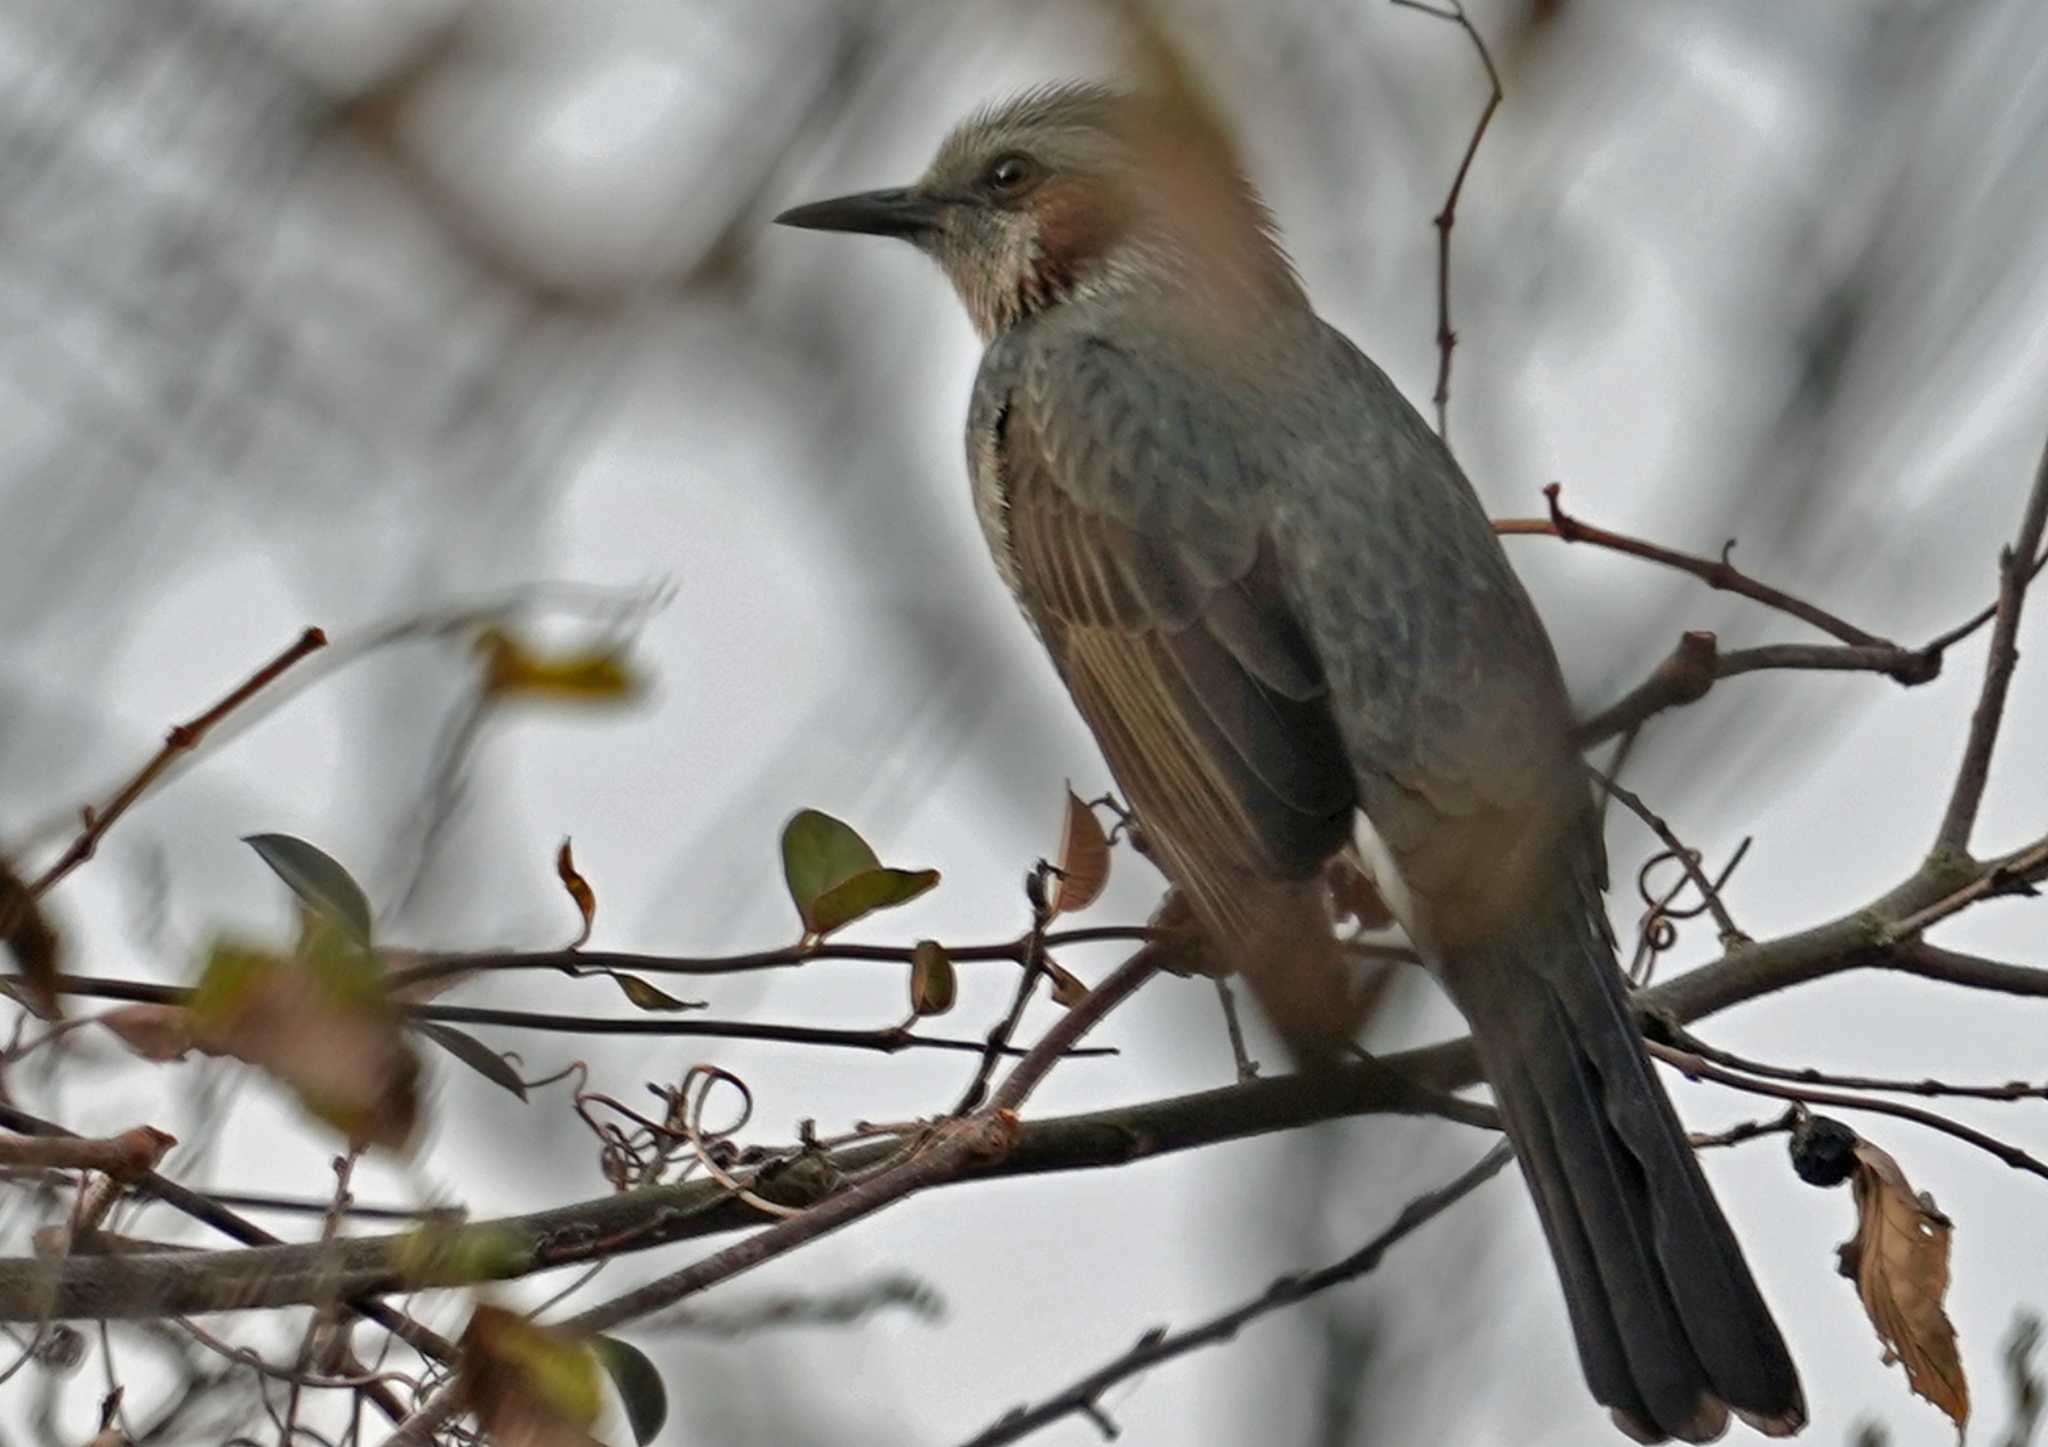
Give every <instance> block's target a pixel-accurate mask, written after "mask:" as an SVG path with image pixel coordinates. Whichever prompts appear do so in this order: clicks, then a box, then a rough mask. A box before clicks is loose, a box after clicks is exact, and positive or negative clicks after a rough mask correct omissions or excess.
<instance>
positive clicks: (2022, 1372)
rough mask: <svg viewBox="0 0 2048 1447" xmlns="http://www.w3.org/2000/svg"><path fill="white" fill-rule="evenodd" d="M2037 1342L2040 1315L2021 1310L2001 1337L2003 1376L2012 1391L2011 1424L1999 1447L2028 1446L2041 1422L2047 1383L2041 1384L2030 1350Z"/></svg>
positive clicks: (2047, 1398) (2047, 1393) (2035, 1346)
mask: <svg viewBox="0 0 2048 1447" xmlns="http://www.w3.org/2000/svg"><path fill="white" fill-rule="evenodd" d="M2040 1345H2041V1318H2040V1317H2038V1316H2036V1315H2034V1314H2033V1313H2032V1312H2030V1311H2023V1312H2021V1313H2020V1314H2019V1316H2018V1317H2016V1318H2015V1319H2014V1321H2013V1324H2012V1331H2011V1333H2010V1334H2009V1335H2008V1336H2007V1337H2006V1339H2005V1380H2006V1384H2007V1386H2008V1388H2009V1389H2010V1390H2011V1392H2012V1425H2011V1426H2010V1427H2008V1428H2006V1429H2005V1437H2004V1439H2003V1440H2002V1441H2001V1442H2000V1444H1999V1447H2030V1444H2031V1443H2032V1442H2033V1440H2034V1433H2035V1431H2036V1429H2038V1428H2039V1427H2040V1425H2041V1408H2042V1405H2043V1402H2044V1401H2048V1386H2044V1384H2043V1382H2042V1380H2041V1375H2040V1373H2039V1371H2037V1370H2036V1368H2035V1366H2034V1353H2035V1351H2036V1350H2038V1349H2039V1347H2040Z"/></svg>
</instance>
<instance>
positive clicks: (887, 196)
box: [775, 190, 941, 241]
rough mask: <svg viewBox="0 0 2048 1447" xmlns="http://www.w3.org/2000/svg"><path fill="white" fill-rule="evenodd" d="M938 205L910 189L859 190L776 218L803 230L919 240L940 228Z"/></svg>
mask: <svg viewBox="0 0 2048 1447" xmlns="http://www.w3.org/2000/svg"><path fill="white" fill-rule="evenodd" d="M940 217H941V207H940V206H939V204H938V203H937V202H936V201H933V200H932V199H931V198H930V197H928V196H922V195H920V194H918V193H917V192H916V191H912V190H894V191H862V192H860V193H858V194H856V195H853V196H835V197H833V198H832V199H831V200H830V201H813V202H812V203H811V204H810V205H808V206H797V207H793V208H791V209H790V210H788V211H785V212H783V213H782V214H781V215H780V216H778V217H776V218H775V224H776V225H778V226H801V227H803V228H804V229H805V230H806V231H858V232H861V233H862V234H864V235H867V236H896V237H901V238H902V239H903V240H905V241H918V240H920V239H922V238H924V237H926V236H929V235H930V234H931V233H932V232H934V231H936V230H938V229H939V221H940Z"/></svg>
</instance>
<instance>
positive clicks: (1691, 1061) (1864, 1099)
mask: <svg viewBox="0 0 2048 1447" xmlns="http://www.w3.org/2000/svg"><path fill="white" fill-rule="evenodd" d="M1650 1053H1651V1054H1652V1055H1654V1056H1656V1057H1657V1058H1658V1059H1659V1060H1661V1061H1663V1062H1664V1063H1665V1064H1667V1065H1670V1066H1672V1067H1674V1068H1675V1069H1677V1070H1678V1071H1679V1072H1680V1073H1681V1074H1683V1075H1684V1076H1685V1077H1686V1078H1687V1079H1689V1080H1711V1081H1713V1082H1714V1083H1715V1084H1716V1085H1726V1086H1731V1087H1733V1088H1734V1089H1736V1090H1742V1091H1747V1092H1748V1093H1749V1094H1751V1095H1768V1096H1771V1097H1772V1098H1774V1099H1777V1100H1790V1101H1796V1102H1798V1103H1799V1104H1800V1105H1805V1106H1814V1105H1832V1106H1834V1107H1835V1108H1836V1109H1838V1110H1866V1111H1869V1112H1870V1113H1871V1114H1873V1115H1889V1116H1893V1117H1896V1118H1897V1119H1899V1120H1910V1121H1912V1122H1913V1123H1914V1124H1915V1125H1924V1126H1926V1127H1927V1128H1928V1129H1929V1130H1938V1131H1940V1132H1941V1133H1942V1134H1943V1135H1949V1136H1954V1137H1955V1138H1956V1139H1957V1140H1959V1141H1965V1142H1967V1143H1968V1144H1970V1145H1973V1146H1975V1147H1977V1149H1978V1150H1981V1151H1983V1152H1985V1153H1986V1154H1987V1155H1990V1156H1993V1157H1995V1158H1996V1159H1998V1160H2001V1161H2003V1162H2005V1164H2006V1165H2008V1166H2011V1167H2012V1168H2013V1169H2014V1170H2016V1171H2025V1172H2027V1173H2028V1174H2030V1175H2035V1176H2040V1177H2041V1178H2042V1179H2044V1180H2048V1161H2042V1160H2039V1159H2038V1158H2036V1157H2034V1156H2031V1155H2029V1154H2028V1153H2027V1152H2025V1151H2023V1150H2021V1149H2020V1148H2019V1147H2018V1146H2016V1145H2013V1144H2011V1143H2010V1142H2008V1141H2002V1140H2000V1139H1998V1137H1996V1136H1991V1135H1986V1134H1985V1133H1984V1132H1983V1131H1980V1130H1978V1129H1976V1128H1975V1127H1973V1126H1967V1125H1964V1124H1963V1123H1962V1122H1961V1121H1956V1120H1950V1119H1949V1118H1948V1117H1947V1116H1945V1115H1937V1114H1936V1113H1935V1112H1933V1111H1931V1110H1922V1109H1921V1108H1920V1107H1918V1106H1915V1105H1901V1104H1899V1103H1898V1102H1897V1101H1892V1100H1878V1099H1874V1098H1873V1097H1871V1096H1867V1095H1848V1094H1844V1093H1842V1092H1840V1091H1833V1090H1812V1089H1801V1088H1799V1087H1797V1086H1792V1085H1786V1084H1783V1083H1781V1082H1778V1081H1774V1080H1758V1079H1755V1078H1753V1077H1751V1076H1747V1075H1742V1074H1738V1073H1737V1072H1735V1071H1733V1070H1725V1069H1723V1068H1722V1067H1721V1066H1718V1065H1715V1064H1713V1063H1712V1062H1711V1061H1708V1060H1706V1059H1704V1058H1702V1057H1701V1056H1699V1055H1698V1054H1696V1053H1694V1052H1692V1051H1690V1050H1680V1049H1677V1048H1676V1047H1674V1046H1670V1045H1659V1044H1656V1043H1655V1042H1651V1044H1650Z"/></svg>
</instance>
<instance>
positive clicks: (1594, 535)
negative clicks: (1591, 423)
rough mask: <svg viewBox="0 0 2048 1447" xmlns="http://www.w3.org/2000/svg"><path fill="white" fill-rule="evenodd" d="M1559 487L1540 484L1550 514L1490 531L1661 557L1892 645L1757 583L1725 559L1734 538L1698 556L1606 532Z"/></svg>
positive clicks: (1828, 629) (1865, 643) (1831, 627)
mask: <svg viewBox="0 0 2048 1447" xmlns="http://www.w3.org/2000/svg"><path fill="white" fill-rule="evenodd" d="M1563 490H1564V488H1563V484H1561V483H1555V482H1553V483H1549V484H1546V485H1545V487H1544V489H1543V496H1544V497H1545V498H1547V499H1549V502H1550V516H1549V517H1547V518H1495V519H1494V522H1493V530H1494V532H1496V533H1498V534H1500V535H1501V536H1503V537H1521V536H1536V537H1549V538H1558V539H1560V540H1562V541H1564V542H1567V543H1591V544H1593V545H1594V546H1595V547H1600V548H1606V549H1608V550H1609V551H1610V552H1616V553H1626V554H1628V555H1629V556H1630V557H1632V558H1643V559H1646V560H1647V561H1649V562H1652V563H1661V564H1663V565H1664V566H1665V567H1667V568H1676V569H1678V570H1679V571H1680V572H1682V573H1690V574H1691V575H1692V576H1693V577H1695V578H1698V579H1699V580H1700V581H1701V582H1702V583H1705V584H1706V585H1707V586H1708V587H1709V588H1714V589H1718V590H1720V591H1723V592H1728V593H1736V594H1739V595H1740V596H1742V597H1744V598H1748V599H1750V600H1752V601H1753V602H1757V603H1761V604H1763V605H1764V606H1765V607H1767V608H1775V609H1777V610H1778V611H1779V612H1780V613H1786V614H1789V615H1791V616H1792V617H1794V618H1797V619H1799V620H1800V621H1801V622H1803V623H1809V624H1811V625H1813V626H1814V627H1815V628H1818V629H1819V630H1820V631H1821V632H1823V633H1826V634H1828V635H1829V636H1830V637H1833V638H1838V639H1840V640H1841V641H1842V642H1844V643H1848V644H1854V645H1856V646H1858V647H1863V648H1890V647H1895V646H1896V645H1894V644H1893V643H1892V642H1891V641H1890V640H1889V639H1885V638H1879V637H1878V636H1877V635H1876V634H1874V633H1866V632H1864V631H1863V630H1862V629H1861V628H1858V627H1857V626H1856V625H1855V624H1853V623H1849V622H1846V621H1844V620H1843V619H1840V618H1837V617H1836V616H1835V615H1834V614H1832V613H1830V612H1828V611H1827V610H1826V609H1824V608H1817V607H1815V606H1814V605H1813V604H1811V603H1808V602H1807V601H1805V600H1804V599H1802V598H1795V597H1793V596H1792V595H1791V594H1790V593H1787V592H1784V591H1783V590H1782V589H1778V588H1773V587H1772V586H1770V584H1768V583H1760V582H1758V581H1757V580H1756V579H1755V578H1752V577H1750V576H1749V574H1747V573H1745V572H1743V571H1742V570H1741V569H1740V568H1737V567H1736V566H1735V565H1734V564H1733V563H1731V562H1729V561H1728V555H1729V553H1730V552H1731V551H1733V550H1734V547H1735V543H1734V540H1733V539H1730V540H1729V541H1728V542H1727V543H1726V544H1724V545H1723V546H1722V549H1721V556H1720V557H1719V558H1702V557H1697V556H1695V555H1694V554H1692V553H1681V552H1679V551H1677V550H1676V549H1673V548H1667V547H1663V546H1661V545H1660V544H1657V543H1652V542H1645V541H1644V540H1643V539H1641V538H1632V537H1629V536H1628V535H1627V534H1625V533H1616V532H1609V531H1608V530H1607V529H1606V528H1601V527H1595V526H1594V525H1593V524H1591V523H1587V522H1581V521H1580V520H1579V519H1578V518H1575V517H1573V516H1571V515H1570V514H1569V513H1567V512H1566V511H1565V510H1564V505H1563V504H1562V503H1560V502H1559V501H1558V498H1559V496H1560V495H1561V494H1562V492H1563Z"/></svg>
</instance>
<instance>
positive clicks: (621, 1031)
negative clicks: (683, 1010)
mask: <svg viewBox="0 0 2048 1447" xmlns="http://www.w3.org/2000/svg"><path fill="white" fill-rule="evenodd" d="M57 990H58V993H59V994H64V995H86V996H91V997H93V998H95V999H102V1000H132V1001H138V1002H141V1003H144V1004H155V1005H182V1004H184V1003H185V1001H186V1000H188V999H189V998H190V997H191V993H192V992H191V991H190V990H188V989H185V988H184V987H182V986H178V985H159V984H156V983H154V982H151V981H145V980H112V979H105V978H101V977H98V976H93V975H59V976H58V977H57ZM398 1008H399V1010H400V1011H401V1012H403V1013H404V1014H405V1016H406V1017H407V1018H408V1019H414V1020H432V1021H436V1022H439V1023H441V1024H446V1025H497V1026H503V1027H505V1028H507V1029H514V1030H537V1031H542V1032H545V1033H549V1034H556V1035H651V1036H659V1037H663V1038H670V1037H702V1038H708V1039H716V1040H760V1041H766V1042H769V1043H771V1044H780V1045H820V1046H828V1047H833V1048H837V1049H842V1050H871V1051H876V1052H878V1053H880V1054H883V1055H894V1054H897V1053H898V1052H900V1051H904V1050H951V1051H957V1052H963V1053H971V1054H977V1055H978V1054H981V1053H982V1052H983V1051H985V1050H986V1049H987V1048H988V1043H987V1042H986V1041H983V1040H968V1039H963V1038H959V1037H953V1036H944V1035H918V1034H915V1033H913V1032H912V1031H910V1030H908V1029H905V1028H904V1027H903V1026H901V1025H885V1026H882V1027H880V1028H878V1029H874V1030H849V1029H841V1028H837V1027H833V1026H819V1025H776V1024H770V1023H763V1022H757V1021H751V1020H700V1019H695V1018H692V1019H672V1018H665V1017H656V1018H651V1019H649V1018H639V1019H632V1018H620V1017H616V1016H610V1015H574V1014H567V1013H561V1014H556V1013H546V1012H538V1011H531V1010H497V1009H488V1008H484V1007H481V1006H473V1005H439V1004H434V1005H415V1004H406V1003H402V1002H401V1003H400V1004H399V1006H398ZM1002 1053H1003V1054H1005V1055H1009V1056H1017V1055H1021V1054H1022V1053H1023V1052H1022V1051H1019V1050H1017V1049H1015V1048H1014V1047H1005V1048H1004V1050H1003V1052H1002ZM1116 1053H1117V1052H1116V1050H1115V1049H1114V1047H1111V1046H1088V1047H1084V1048H1082V1049H1080V1050H1076V1051H1075V1052H1074V1054H1075V1055H1076V1057H1085V1056H1100V1055H1114V1054H1116Z"/></svg>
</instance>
